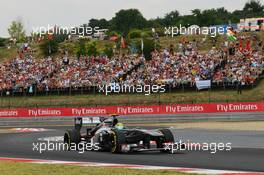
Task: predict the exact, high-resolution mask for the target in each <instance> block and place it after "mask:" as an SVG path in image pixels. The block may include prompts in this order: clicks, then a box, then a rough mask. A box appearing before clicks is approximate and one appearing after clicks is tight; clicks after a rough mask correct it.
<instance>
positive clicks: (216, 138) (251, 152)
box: [0, 127, 264, 172]
mask: <svg viewBox="0 0 264 175" xmlns="http://www.w3.org/2000/svg"><path fill="white" fill-rule="evenodd" d="M46 128H47V127H46ZM47 129H50V130H49V131H45V132H33V133H8V134H7V133H5V134H3V133H2V134H0V157H15V158H33V159H49V160H63V161H82V162H100V163H118V164H137V165H153V166H170V167H188V168H206V169H220V170H221V169H222V170H240V171H260V172H263V171H264V149H262V147H264V139H263V138H264V132H248V131H219V130H210V131H207V130H198V129H188V130H187V129H175V128H174V129H173V132H174V135H175V138H176V139H182V140H191V141H193V142H199V143H203V142H210V143H211V142H217V143H219V142H224V143H227V142H231V143H232V150H231V151H219V152H217V153H215V154H211V153H210V151H183V152H180V153H176V154H164V153H160V152H141V153H129V154H112V153H108V152H92V151H85V152H84V153H78V152H76V151H45V152H43V153H41V154H40V153H39V152H38V151H36V150H35V151H33V143H38V142H43V141H40V140H39V139H40V138H45V137H55V136H63V134H64V131H65V129H67V128H65V127H52V128H47Z"/></svg>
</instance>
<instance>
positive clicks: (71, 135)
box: [64, 129, 81, 150]
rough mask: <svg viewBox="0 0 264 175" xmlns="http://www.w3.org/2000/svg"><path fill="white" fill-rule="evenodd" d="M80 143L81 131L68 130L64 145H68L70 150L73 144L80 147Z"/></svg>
mask: <svg viewBox="0 0 264 175" xmlns="http://www.w3.org/2000/svg"><path fill="white" fill-rule="evenodd" d="M80 142H81V134H80V131H79V130H77V129H72V130H66V132H65V134H64V143H67V144H68V149H69V148H70V146H71V144H72V143H74V144H76V145H78V144H79V143H80ZM69 150H70V149H69Z"/></svg>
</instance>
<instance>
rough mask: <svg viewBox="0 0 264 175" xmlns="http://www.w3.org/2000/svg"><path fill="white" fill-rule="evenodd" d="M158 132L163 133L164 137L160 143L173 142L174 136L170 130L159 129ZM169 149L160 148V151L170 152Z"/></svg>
mask: <svg viewBox="0 0 264 175" xmlns="http://www.w3.org/2000/svg"><path fill="white" fill-rule="evenodd" d="M160 132H161V133H162V134H163V135H164V138H163V140H162V142H163V143H161V145H164V144H165V143H166V144H174V136H173V134H172V132H171V130H169V129H161V130H160ZM170 151H171V150H170V149H167V147H166V148H164V149H163V150H161V152H165V153H168V152H170Z"/></svg>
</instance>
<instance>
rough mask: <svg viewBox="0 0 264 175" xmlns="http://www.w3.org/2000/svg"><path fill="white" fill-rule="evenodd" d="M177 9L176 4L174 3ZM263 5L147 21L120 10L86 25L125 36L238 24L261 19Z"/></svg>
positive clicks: (252, 2) (131, 11) (173, 13)
mask: <svg viewBox="0 0 264 175" xmlns="http://www.w3.org/2000/svg"><path fill="white" fill-rule="evenodd" d="M175 8H177V3H175ZM263 16H264V4H263V3H261V1H259V0H250V1H248V2H247V3H246V4H245V6H244V8H243V9H241V10H235V11H233V12H229V11H228V10H227V9H225V8H224V7H221V8H217V9H214V8H213V9H207V10H200V9H194V10H192V13H191V15H181V14H180V13H179V12H178V11H177V10H174V11H171V12H169V13H167V14H165V16H164V17H158V18H156V19H150V20H147V19H146V18H144V16H143V15H142V14H141V12H140V11H139V10H137V9H128V10H120V11H119V12H117V13H116V14H115V16H114V17H113V18H112V19H111V20H106V19H90V20H89V22H88V24H84V25H89V26H91V27H95V26H98V27H100V28H106V29H109V31H117V32H119V33H123V34H127V33H128V32H129V30H131V29H144V28H151V27H155V28H160V27H164V26H179V25H180V24H181V25H182V26H189V25H194V24H195V25H199V26H210V25H219V24H228V23H229V22H231V23H238V22H239V20H240V19H242V18H250V17H263Z"/></svg>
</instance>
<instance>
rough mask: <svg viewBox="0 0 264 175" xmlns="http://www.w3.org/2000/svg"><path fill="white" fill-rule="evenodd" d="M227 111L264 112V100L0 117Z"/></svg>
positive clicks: (10, 112) (18, 112)
mask: <svg viewBox="0 0 264 175" xmlns="http://www.w3.org/2000/svg"><path fill="white" fill-rule="evenodd" d="M225 112H264V102H245V103H211V104H170V105H159V106H104V107H83V108H30V109H26V108H21V109H0V118H12V117H72V116H107V115H109V114H118V115H140V114H144V115H148V114H149V115H151V114H196V113H225Z"/></svg>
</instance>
